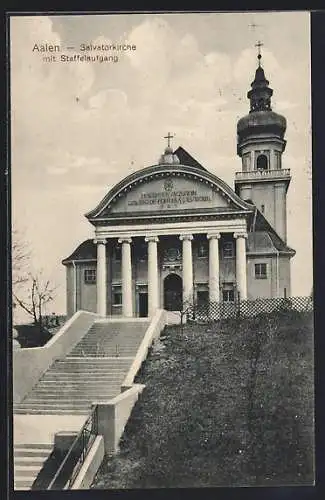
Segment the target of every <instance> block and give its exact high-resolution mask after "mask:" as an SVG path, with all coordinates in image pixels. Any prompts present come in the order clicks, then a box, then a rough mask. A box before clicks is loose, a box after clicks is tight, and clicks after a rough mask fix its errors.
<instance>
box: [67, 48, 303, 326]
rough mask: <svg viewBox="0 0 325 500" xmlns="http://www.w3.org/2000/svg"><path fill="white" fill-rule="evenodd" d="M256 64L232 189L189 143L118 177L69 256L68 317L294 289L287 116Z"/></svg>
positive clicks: (139, 312)
mask: <svg viewBox="0 0 325 500" xmlns="http://www.w3.org/2000/svg"><path fill="white" fill-rule="evenodd" d="M272 94H273V90H272V89H271V88H270V87H269V82H268V80H267V79H266V77H265V74H264V70H263V68H262V66H261V55H260V54H259V55H258V67H257V69H256V73H255V78H254V81H253V82H252V83H251V89H250V90H249V92H248V94H247V97H248V99H249V101H250V111H249V113H248V114H247V115H246V116H244V117H243V118H241V119H240V120H239V121H238V123H237V154H238V156H239V157H240V158H241V170H240V171H239V172H237V173H236V174H235V180H234V189H232V188H231V187H230V186H229V185H227V184H226V183H225V182H224V181H223V180H221V179H220V178H219V177H217V176H215V175H214V174H212V173H210V172H209V170H208V169H207V168H205V167H204V166H202V165H201V164H200V163H199V162H198V161H197V160H196V159H195V158H193V157H192V156H191V155H190V154H189V153H188V152H187V151H186V150H185V149H183V147H178V148H177V149H176V150H173V149H172V147H171V145H170V139H171V136H170V134H168V136H167V137H166V139H168V145H167V147H166V149H165V151H164V153H163V154H162V156H161V157H160V159H159V161H158V164H154V165H151V166H147V167H145V168H143V169H141V170H139V171H137V172H134V173H132V174H131V175H129V176H127V177H126V178H124V179H123V180H122V181H120V182H119V183H118V184H116V185H115V186H114V187H113V188H112V189H111V190H110V191H109V192H108V193H107V194H106V196H105V197H104V198H103V199H102V200H101V201H100V202H99V204H98V205H97V206H96V207H95V208H94V209H93V210H91V211H90V212H88V213H87V214H86V217H87V219H88V220H89V222H90V224H92V225H93V226H94V237H93V238H92V239H89V240H86V241H84V242H83V243H81V244H80V245H79V246H78V248H76V249H75V250H74V251H73V253H72V254H71V255H70V256H69V257H67V258H66V259H64V260H63V262H62V263H63V264H64V266H65V267H66V276H67V314H68V316H71V315H72V314H73V313H74V312H76V311H77V310H79V309H83V310H86V311H93V312H97V313H98V314H99V315H101V316H115V315H123V316H126V317H145V316H152V314H154V312H155V310H156V309H158V308H164V309H166V310H172V311H173V310H174V311H175V310H180V308H181V307H182V304H183V305H184V304H189V303H193V302H195V303H198V304H200V303H206V302H209V301H210V302H220V301H223V302H233V301H237V300H251V299H256V298H261V297H263V298H271V297H283V296H290V259H291V258H292V257H293V256H294V255H295V251H294V250H293V249H292V248H290V247H289V246H288V245H287V208H286V196H287V190H288V187H289V184H290V180H291V176H290V170H289V169H285V168H282V155H283V153H284V150H285V146H286V141H285V139H284V135H285V131H286V119H285V118H284V117H283V116H281V115H279V114H278V113H275V112H274V111H272V108H271V97H272Z"/></svg>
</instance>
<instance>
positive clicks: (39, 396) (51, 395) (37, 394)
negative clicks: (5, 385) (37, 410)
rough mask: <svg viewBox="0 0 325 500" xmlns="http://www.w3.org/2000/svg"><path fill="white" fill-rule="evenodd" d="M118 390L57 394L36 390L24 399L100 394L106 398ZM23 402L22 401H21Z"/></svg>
mask: <svg viewBox="0 0 325 500" xmlns="http://www.w3.org/2000/svg"><path fill="white" fill-rule="evenodd" d="M119 392H121V391H120V388H116V390H114V389H110V390H107V391H100V390H98V391H95V390H92V391H79V392H77V391H74V392H66V393H62V392H60V393H59V394H52V393H51V394H47V393H46V392H41V393H39V392H37V393H33V394H31V396H30V397H28V398H26V399H25V400H24V402H25V401H27V399H28V401H31V398H33V399H34V398H37V399H54V400H56V399H57V400H59V401H62V399H65V398H69V399H70V400H71V399H74V398H79V397H80V396H84V397H88V398H92V397H98V396H101V397H105V398H108V397H112V396H113V395H115V394H118V393H119ZM22 402H23V401H22Z"/></svg>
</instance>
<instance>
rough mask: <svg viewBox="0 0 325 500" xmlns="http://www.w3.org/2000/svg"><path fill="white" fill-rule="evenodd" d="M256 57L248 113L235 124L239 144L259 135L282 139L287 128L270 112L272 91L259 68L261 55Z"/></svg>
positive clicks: (284, 121)
mask: <svg viewBox="0 0 325 500" xmlns="http://www.w3.org/2000/svg"><path fill="white" fill-rule="evenodd" d="M257 57H258V68H257V69H256V72H255V79H254V81H253V82H252V83H251V87H252V88H251V90H249V92H248V93H247V97H248V99H249V100H250V111H249V114H248V115H246V116H244V117H243V118H241V119H240V120H239V121H238V123H237V135H238V141H239V142H240V141H241V140H244V139H246V138H248V137H250V136H256V135H259V134H261V133H271V134H275V135H276V136H277V137H279V138H281V139H283V137H284V133H285V131H286V127H287V122H286V119H285V117H284V116H282V115H280V114H278V113H275V112H274V111H272V107H271V97H272V95H273V90H272V89H271V88H270V87H269V81H268V80H267V79H266V77H265V73H264V69H263V68H262V67H261V62H260V60H261V57H262V56H261V54H258V56H257Z"/></svg>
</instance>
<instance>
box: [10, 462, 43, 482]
mask: <svg viewBox="0 0 325 500" xmlns="http://www.w3.org/2000/svg"><path fill="white" fill-rule="evenodd" d="M14 472H15V476H20V477H21V476H27V477H30V478H32V477H34V479H35V478H36V476H37V475H38V473H39V467H37V466H36V467H35V465H16V466H15V468H14Z"/></svg>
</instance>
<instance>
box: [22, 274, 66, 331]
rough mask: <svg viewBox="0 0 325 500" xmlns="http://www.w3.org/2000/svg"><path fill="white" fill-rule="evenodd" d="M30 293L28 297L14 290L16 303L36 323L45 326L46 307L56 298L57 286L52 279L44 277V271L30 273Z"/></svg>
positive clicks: (41, 326)
mask: <svg viewBox="0 0 325 500" xmlns="http://www.w3.org/2000/svg"><path fill="white" fill-rule="evenodd" d="M27 286H28V295H27V298H26V299H25V298H23V297H19V296H18V295H17V294H16V293H15V292H13V296H14V300H15V301H16V303H17V304H18V305H19V306H20V307H21V308H22V309H23V310H24V311H26V312H27V313H28V314H29V315H30V316H32V318H33V321H34V324H35V325H39V328H40V330H42V328H43V315H44V307H45V305H46V304H48V303H49V302H51V301H52V300H53V298H54V292H55V289H56V288H55V287H54V286H53V285H52V284H51V282H50V280H48V279H46V280H45V279H44V278H43V273H42V272H40V273H38V274H31V273H30V274H29V276H28V283H27Z"/></svg>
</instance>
